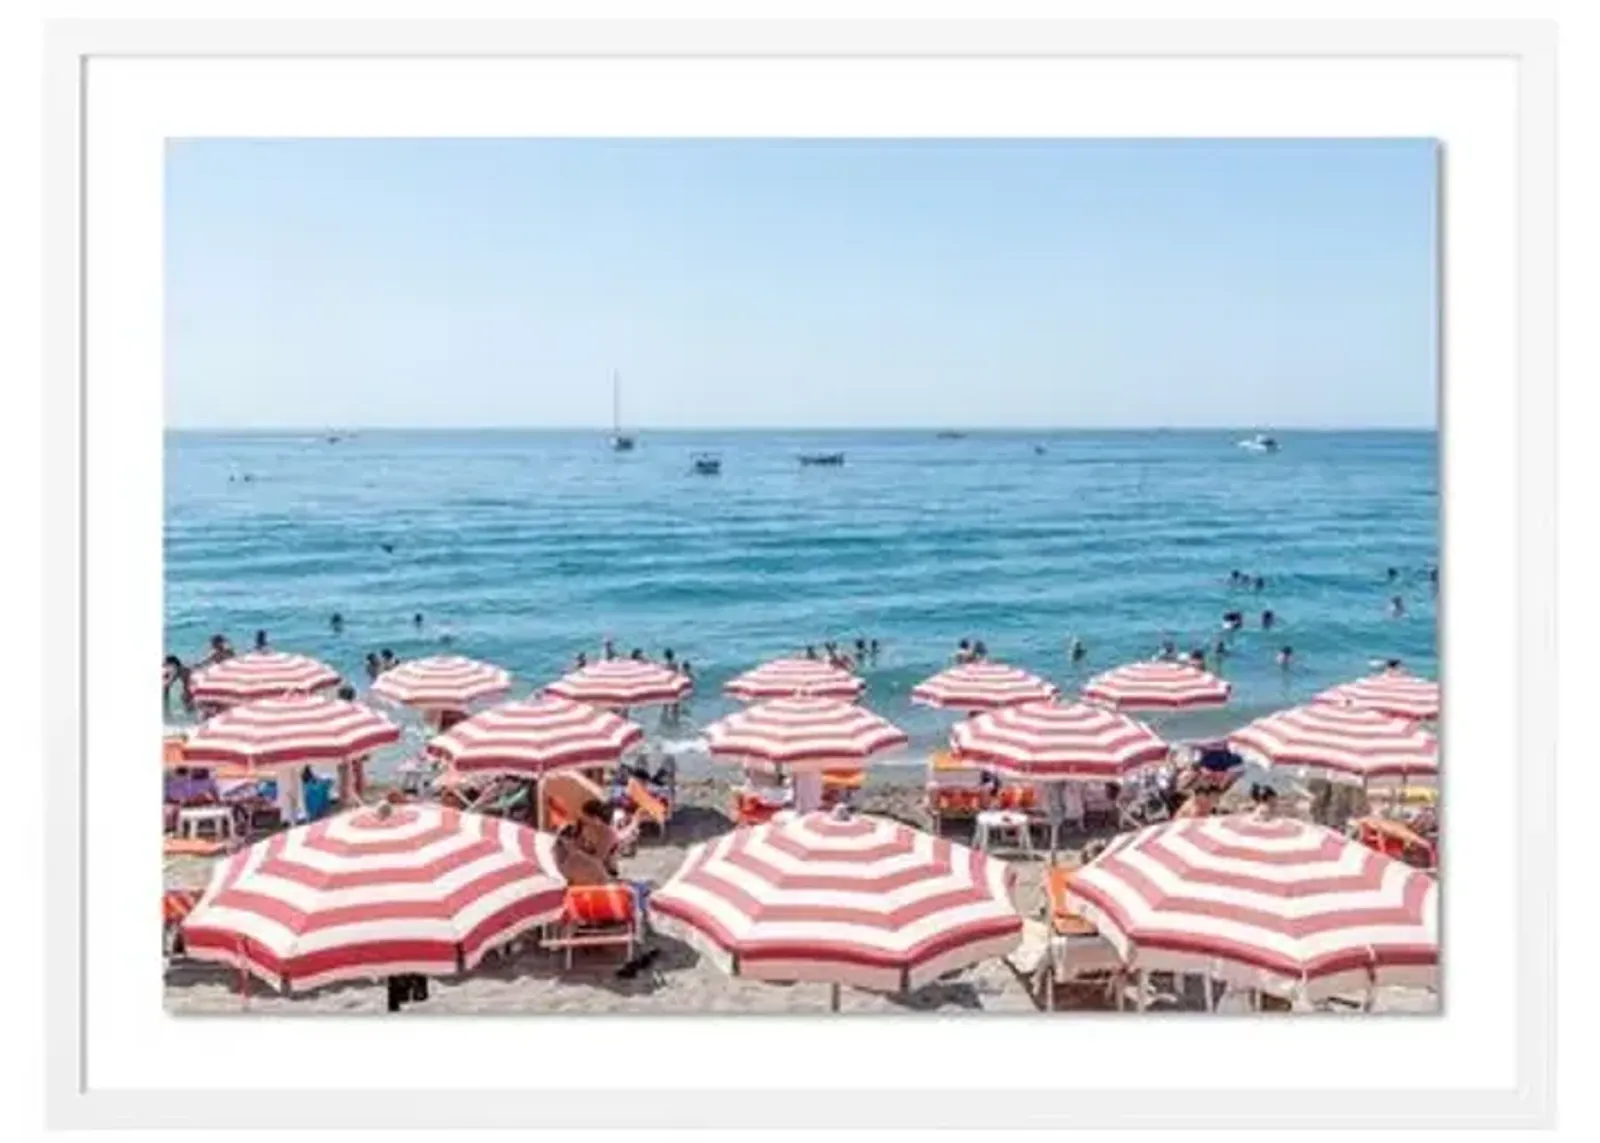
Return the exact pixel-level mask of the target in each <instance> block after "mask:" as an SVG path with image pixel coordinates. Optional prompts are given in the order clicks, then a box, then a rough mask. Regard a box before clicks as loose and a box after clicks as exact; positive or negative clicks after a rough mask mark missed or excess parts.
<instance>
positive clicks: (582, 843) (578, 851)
mask: <svg viewBox="0 0 1600 1143" xmlns="http://www.w3.org/2000/svg"><path fill="white" fill-rule="evenodd" d="M638 836H639V818H638V815H637V814H635V815H634V816H633V817H631V818H629V819H626V820H625V821H623V822H622V823H620V824H614V823H613V821H612V814H611V808H610V807H609V806H607V805H606V804H605V803H604V802H602V801H600V800H599V799H598V798H591V799H590V800H589V801H587V802H585V803H584V804H583V808H582V809H581V810H580V811H579V813H578V820H577V821H575V822H569V823H567V824H566V825H564V826H562V827H561V831H560V832H559V833H558V834H556V866H557V867H558V868H559V869H560V870H561V874H562V876H564V877H565V878H566V879H567V884H569V885H607V884H610V883H611V882H613V881H615V880H617V878H618V876H619V873H618V870H617V856H618V854H619V853H620V852H621V851H622V850H623V849H625V848H627V846H628V844H629V843H630V842H632V841H633V839H634V838H636V837H638Z"/></svg>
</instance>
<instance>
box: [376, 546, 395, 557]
mask: <svg viewBox="0 0 1600 1143" xmlns="http://www.w3.org/2000/svg"><path fill="white" fill-rule="evenodd" d="M378 547H380V548H382V549H383V550H384V551H385V552H388V553H389V554H390V555H393V554H394V545H393V544H379V545H378Z"/></svg>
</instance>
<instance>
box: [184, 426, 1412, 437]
mask: <svg viewBox="0 0 1600 1143" xmlns="http://www.w3.org/2000/svg"><path fill="white" fill-rule="evenodd" d="M162 431H163V432H184V433H289V432H293V433H341V432H452V433H459V432H473V433H495V432H503V433H593V434H595V435H597V436H607V437H609V436H612V435H614V434H615V433H616V430H615V429H614V428H613V427H611V426H610V425H510V424H495V425H474V424H460V425H440V424H433V423H418V424H369V425H362V424H333V423H326V424H285V425H164V426H162ZM1438 431H1439V426H1438V424H1437V423H1435V424H1370V425H1285V426H1282V427H1274V428H1272V429H1270V430H1269V429H1266V428H1263V427H1262V426H1261V425H1260V424H1226V425H1224V424H1212V425H655V426H637V427H633V428H629V429H627V430H626V431H624V432H623V433H622V435H624V436H632V437H639V436H644V435H646V434H649V433H1151V432H1167V433H1186V432H1187V433H1221V432H1239V433H1249V432H1263V433H1264V432H1276V433H1374V432H1393V433H1420V432H1438Z"/></svg>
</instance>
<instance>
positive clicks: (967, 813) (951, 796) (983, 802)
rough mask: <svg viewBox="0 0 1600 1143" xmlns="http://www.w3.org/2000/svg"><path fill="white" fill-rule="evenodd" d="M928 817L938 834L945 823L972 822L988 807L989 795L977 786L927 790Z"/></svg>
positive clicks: (930, 788) (935, 786)
mask: <svg viewBox="0 0 1600 1143" xmlns="http://www.w3.org/2000/svg"><path fill="white" fill-rule="evenodd" d="M927 798H928V803H927V805H928V817H929V818H931V819H932V820H933V832H934V833H938V832H939V829H940V827H941V826H942V825H943V823H944V822H945V821H970V820H972V819H973V818H975V817H977V816H978V815H979V814H980V813H982V812H983V811H984V809H986V808H987V807H988V804H989V798H988V795H987V794H986V793H985V792H984V791H983V790H980V789H979V788H978V787H976V786H940V785H930V786H929V787H928V788H927Z"/></svg>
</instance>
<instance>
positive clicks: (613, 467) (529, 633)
mask: <svg viewBox="0 0 1600 1143" xmlns="http://www.w3.org/2000/svg"><path fill="white" fill-rule="evenodd" d="M338 433H339V439H338V440H337V442H330V440H329V434H327V433H312V432H305V431H299V432H280V433H267V432H251V433H220V432H215V433H214V432H171V433H169V434H168V437H167V458H166V536H165V555H166V589H165V590H166V641H167V650H168V651H169V652H170V653H173V654H177V655H179V656H181V657H183V658H184V659H185V660H186V661H187V660H192V659H195V658H198V657H199V656H200V655H201V654H202V653H203V651H204V648H205V644H206V640H207V639H208V638H209V636H210V635H211V634H212V633H214V632H225V633H226V634H227V635H228V637H229V638H230V639H231V640H232V641H233V643H234V645H235V646H236V647H237V648H239V649H240V650H244V649H245V648H246V647H247V646H248V645H249V644H250V642H251V640H252V638H253V635H254V632H255V631H256V630H257V629H258V628H261V629H265V630H266V631H267V632H268V633H269V637H270V640H271V643H272V645H273V646H274V647H276V648H279V649H284V650H294V651H302V652H305V653H308V654H311V655H315V656H318V657H320V658H323V659H325V660H326V661H328V662H330V663H332V664H334V665H335V666H336V667H338V668H340V669H341V670H343V671H345V672H346V673H347V676H348V677H349V678H350V679H351V680H352V681H354V682H355V683H356V685H357V686H358V687H359V688H364V687H365V685H366V681H367V680H366V673H365V670H364V669H363V666H362V661H363V657H364V656H365V654H366V652H368V651H373V650H378V649H380V648H384V647H387V648H391V649H392V650H393V651H394V652H395V653H396V654H397V655H399V656H400V657H402V658H405V657H409V656H417V655H422V654H427V653H433V652H437V651H439V650H441V649H442V648H445V647H446V646H447V647H448V649H450V650H452V651H456V652H460V653H463V654H468V655H472V656H475V657H478V658H482V659H487V660H490V661H492V662H496V663H499V664H501V665H503V666H506V667H509V668H511V669H512V670H513V671H514V672H515V674H516V676H517V679H518V691H517V692H516V693H517V694H519V695H520V694H521V693H522V692H523V691H526V690H531V689H532V688H534V687H535V686H537V685H539V684H540V683H542V682H545V681H548V680H550V679H552V678H554V677H555V676H557V675H559V674H561V673H562V672H563V671H564V670H566V669H567V668H568V667H569V666H570V664H571V662H572V659H573V656H574V655H575V654H576V653H577V652H578V651H580V650H588V651H589V652H590V653H591V655H593V654H594V652H595V651H596V650H597V648H598V647H599V644H600V641H601V639H602V638H604V637H607V636H610V637H612V638H614V639H615V640H616V643H617V646H618V648H619V650H620V651H622V652H623V653H626V652H627V651H629V650H631V649H632V648H634V647H642V648H644V649H645V650H646V651H647V652H648V653H650V654H651V656H652V657H656V656H659V654H660V652H661V651H662V649H663V648H667V647H670V648H672V649H673V651H674V652H675V653H676V654H677V655H678V657H679V658H683V659H688V660H689V661H690V662H692V663H693V665H694V668H695V672H696V675H697V678H698V680H699V681H698V685H697V693H696V697H695V699H694V701H693V703H692V704H691V707H690V710H689V713H688V716H687V718H686V719H685V721H684V723H683V724H682V725H681V726H679V727H674V728H671V729H670V731H662V730H659V729H658V727H657V726H656V719H655V715H654V713H653V712H651V713H647V714H646V716H645V718H644V721H645V725H646V726H647V727H648V728H649V729H650V730H651V731H652V733H661V734H664V735H666V736H667V737H669V738H671V739H679V740H682V739H688V738H691V737H692V736H693V734H694V727H695V726H696V725H698V724H701V723H704V722H705V721H708V720H710V719H712V718H715V717H717V716H718V715H720V714H722V713H724V712H726V711H727V710H729V709H731V707H732V705H733V704H732V703H731V702H730V701H728V700H726V699H724V698H723V697H722V696H721V693H720V692H721V687H722V684H723V683H724V682H725V681H726V680H727V679H728V678H730V677H731V676H732V675H734V674H737V673H738V672H740V671H742V670H744V669H746V668H748V667H750V666H752V665H754V664H756V663H758V662H760V661H762V660H765V659H767V658H771V657H773V656H776V655H779V654H783V653H786V652H792V651H795V650H797V649H799V648H800V647H801V646H803V645H804V644H806V643H815V644H818V645H819V646H820V644H822V643H823V642H825V641H826V640H829V639H832V640H836V641H838V642H840V643H851V642H853V641H854V640H855V639H856V638H857V637H858V636H859V637H865V638H877V639H878V640H879V641H880V643H881V644H882V647H883V651H882V654H881V656H880V658H879V659H878V661H877V662H876V663H875V664H871V665H869V666H867V667H866V668H865V670H864V671H863V672H862V673H863V674H864V675H865V677H866V678H867V680H868V691H867V695H866V699H865V701H866V702H867V704H868V705H870V706H871V707H872V708H873V709H875V710H877V711H878V712H879V713H881V714H883V715H885V716H887V717H889V718H890V719H892V720H894V721H896V722H897V723H899V724H900V725H901V726H902V727H904V728H905V729H906V730H907V731H909V732H910V733H911V735H912V739H913V756H918V757H919V756H921V755H922V754H924V753H925V752H926V750H927V749H928V748H930V747H931V746H933V745H934V744H936V743H937V742H939V741H940V740H941V738H942V732H943V728H944V727H946V726H947V725H948V716H946V715H943V714H941V713H939V712H935V711H927V710H924V709H921V708H917V707H913V706H911V705H910V703H909V701H908V694H909V692H910V690H911V687H912V686H913V685H914V684H915V683H916V682H917V681H919V680H920V679H922V678H924V677H925V676H927V675H928V674H931V673H932V672H934V671H935V670H937V669H938V668H939V667H940V666H941V665H943V664H944V663H945V662H947V661H948V659H949V656H950V653H951V651H952V650H953V649H954V646H955V644H956V642H957V640H959V639H961V638H963V637H966V638H975V639H982V640H983V641H984V642H985V643H986V644H987V645H988V648H989V651H990V655H991V657H992V658H997V659H1001V660H1004V661H1006V662H1010V663H1015V664H1017V665H1020V666H1024V667H1027V668H1029V669H1032V670H1034V671H1037V672H1039V673H1041V674H1044V675H1046V676H1048V677H1050V678H1052V679H1054V680H1055V681H1056V682H1058V683H1060V684H1062V686H1063V688H1070V687H1071V686H1072V685H1073V684H1074V683H1076V682H1081V681H1082V680H1083V679H1085V678H1086V677H1087V676H1088V675H1089V674H1091V673H1093V672H1094V671H1098V670H1103V669H1105V668H1107V667H1110V666H1112V665H1115V664H1117V663H1120V662H1125V661H1127V660H1129V659H1134V658H1139V657H1148V656H1149V655H1151V654H1152V653H1153V652H1154V650H1155V648H1156V647H1157V646H1158V644H1159V643H1160V641H1161V639H1162V638H1163V636H1164V635H1170V636H1171V637H1172V638H1173V639H1174V640H1175V641H1176V642H1177V643H1178V645H1179V648H1180V649H1181V650H1183V651H1187V650H1189V649H1190V648H1192V647H1195V646H1205V647H1206V648H1207V649H1208V652H1209V649H1210V647H1211V646H1212V644H1213V643H1214V641H1215V639H1216V637H1217V635H1218V634H1219V633H1220V628H1221V617H1222V614H1223V613H1224V612H1226V611H1229V610H1240V611H1243V612H1244V614H1245V620H1246V622H1245V628H1244V630H1243V631H1241V632H1239V633H1236V634H1234V635H1232V636H1231V637H1230V640H1229V641H1230V644H1231V654H1230V655H1229V656H1228V657H1227V658H1226V659H1225V660H1224V661H1223V664H1222V670H1223V673H1224V674H1226V675H1227V676H1228V677H1229V678H1231V679H1233V680H1234V681H1235V684H1236V692H1235V693H1236V701H1235V702H1234V704H1233V705H1232V707H1231V708H1230V709H1229V710H1228V711H1226V712H1223V713H1221V714H1216V715H1201V716H1190V717H1188V718H1187V719H1179V720H1176V721H1173V722H1169V723H1166V724H1164V729H1167V730H1169V731H1170V732H1171V733H1173V734H1197V733H1208V732H1211V731H1214V730H1219V729H1222V728H1224V727H1226V726H1229V725H1232V724H1235V723H1239V722H1243V721H1246V720H1247V719H1248V718H1250V717H1252V716H1254V715H1256V714H1259V713H1262V712H1264V711H1266V710H1269V709H1273V708H1276V707H1280V706H1283V705H1286V704H1288V703H1290V702H1293V701H1295V700H1298V699H1302V698H1306V697H1309V696H1310V695H1312V694H1314V693H1315V692H1316V691H1318V690H1319V689H1321V688H1323V687H1325V686H1328V685H1330V684H1332V683H1335V682H1338V681H1341V680H1343V679H1345V678H1348V677H1352V676H1355V675H1359V674H1362V673H1365V672H1366V671H1367V669H1368V667H1369V663H1370V662H1371V661H1372V660H1374V659H1384V658H1390V657H1398V658H1401V659H1402V660H1404V661H1405V663H1406V664H1407V666H1409V667H1411V668H1413V669H1415V670H1417V671H1420V672H1423V673H1426V674H1429V675H1433V674H1435V673H1436V655H1437V623H1436V614H1435V600H1434V597H1433V591H1432V588H1431V585H1430V583H1429V581H1428V577H1427V569H1428V568H1429V567H1432V566H1436V565H1437V562H1438V558H1439V550H1438V543H1439V541H1438V513H1439V485H1438V438H1437V435H1436V434H1435V433H1432V432H1330V433H1315V432H1289V433H1282V434H1278V439H1279V440H1280V441H1281V443H1282V450H1281V451H1280V452H1279V453H1277V454H1270V455H1263V454H1256V453H1251V452H1248V451H1245V450H1243V449H1240V448H1238V447H1236V442H1237V441H1238V440H1239V439H1240V438H1242V437H1245V436H1248V435H1251V434H1250V433H1249V432H1247V431H1245V430H1240V431H1236V432H1211V431H1206V432H1188V431H1139V432H1131V431H1130V432H1021V431H1018V432H972V433H969V434H967V435H965V436H963V437H961V438H959V439H941V438H940V437H939V436H937V435H936V434H935V433H933V432H932V431H927V430H915V431H912V430H906V431H896V432H878V431H860V432H815V433H799V432H795V433H780V432H756V431H751V432H732V433H729V432H718V433H710V432H707V433H694V432H645V433H642V434H641V435H640V437H639V445H638V448H637V449H636V450H635V451H634V452H632V453H620V454H619V453H614V452H612V451H611V449H610V448H609V447H608V442H607V439H606V437H605V435H604V434H601V433H597V432H536V431H511V430H506V431H464V430H463V431H444V430H441V431H378V430H372V431H361V430H356V431H354V432H350V433H348V434H347V433H345V432H344V431H343V430H339V431H338ZM834 451H842V452H844V453H845V463H844V465H843V466H841V467H837V468H825V467H803V466H801V465H800V464H799V462H798V455H799V454H800V453H803V452H834ZM701 452H708V453H714V454H716V455H717V456H719V457H720V459H721V461H722V470H721V473H720V474H719V475H716V476H703V475H696V474H694V473H693V472H692V470H691V465H690V458H691V456H692V455H693V454H695V453H701ZM1391 567H1393V568H1395V569H1397V572H1398V579H1397V581H1396V582H1394V583H1390V582H1388V581H1387V570H1388V569H1389V568H1391ZM1234 569H1238V570H1240V571H1244V572H1247V573H1250V574H1259V575H1261V576H1263V577H1264V578H1265V581H1266V583H1265V588H1264V590H1262V591H1259V592H1257V591H1254V590H1241V589H1239V588H1236V587H1231V586H1230V585H1229V582H1228V576H1229V572H1230V571H1231V570H1234ZM1392 595H1400V596H1402V597H1403V600H1404V606H1405V615H1404V616H1403V617H1400V618H1394V617H1391V615H1390V613H1389V599H1390V597H1391V596H1392ZM1264 609H1271V610H1272V611H1273V612H1274V613H1275V614H1276V617H1277V623H1276V626H1275V627H1274V629H1272V630H1270V631H1263V630H1262V628H1261V624H1260V618H1259V617H1260V613H1261V612H1262V611H1263V610H1264ZM334 612H339V613H340V614H342V615H343V617H344V620H345V624H344V629H343V632H342V633H335V632H334V631H333V630H332V629H331V627H330V624H329V618H330V616H331V615H332V614H333V613H334ZM417 612H421V613H422V615H423V623H422V626H421V627H420V628H419V627H417V626H415V624H414V623H413V615H414V614H415V613H417ZM1073 635H1076V636H1078V637H1079V638H1081V639H1082V640H1083V641H1084V643H1085V645H1086V646H1087V649H1088V659H1087V662H1086V663H1085V664H1084V665H1083V668H1082V669H1081V670H1079V671H1077V672H1074V671H1073V669H1072V667H1071V664H1070V663H1069V662H1068V658H1067V655H1066V645H1067V640H1068V638H1069V637H1071V636H1073ZM1284 645H1289V646H1292V647H1293V649H1294V665H1293V667H1292V668H1291V670H1290V671H1289V672H1287V673H1285V672H1284V671H1282V670H1280V668H1279V667H1278V666H1277V664H1276V662H1275V656H1276V653H1277V651H1278V649H1279V648H1280V647H1282V646H1284Z"/></svg>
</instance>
